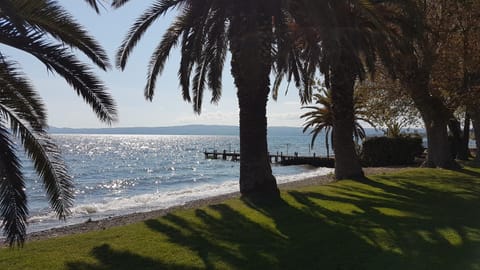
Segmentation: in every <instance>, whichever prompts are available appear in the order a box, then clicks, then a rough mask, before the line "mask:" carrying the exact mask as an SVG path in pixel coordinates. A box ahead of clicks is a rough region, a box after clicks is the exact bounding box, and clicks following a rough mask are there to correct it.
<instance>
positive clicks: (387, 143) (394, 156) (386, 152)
mask: <svg viewBox="0 0 480 270" xmlns="http://www.w3.org/2000/svg"><path fill="white" fill-rule="evenodd" d="M423 149H424V148H423V145H422V138H421V137H420V136H400V137H372V138H368V139H366V140H365V141H364V142H363V146H362V153H361V159H362V163H363V165H364V166H391V165H407V164H412V163H414V161H415V157H416V156H419V155H420V154H422V152H423Z"/></svg>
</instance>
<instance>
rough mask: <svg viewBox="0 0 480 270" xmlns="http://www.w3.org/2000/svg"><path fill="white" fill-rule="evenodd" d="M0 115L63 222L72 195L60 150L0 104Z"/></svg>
mask: <svg viewBox="0 0 480 270" xmlns="http://www.w3.org/2000/svg"><path fill="white" fill-rule="evenodd" d="M0 112H1V114H2V115H3V116H4V118H5V119H7V120H8V121H9V122H10V128H11V130H12V133H13V135H14V136H15V137H18V138H19V139H20V141H21V143H22V145H23V148H24V149H25V152H26V154H27V156H28V157H29V158H30V159H31V160H32V161H33V165H34V167H35V170H36V171H37V174H38V175H39V176H40V177H41V178H42V180H43V182H44V186H45V189H46V192H47V196H48V198H49V202H50V205H51V206H52V208H53V210H54V211H55V213H56V214H57V215H58V217H59V218H61V219H64V218H65V217H66V216H67V215H68V214H69V213H70V210H69V208H70V207H71V206H72V204H73V197H74V196H73V184H72V178H71V176H70V175H69V174H68V172H67V167H66V165H65V163H64V161H63V160H62V158H61V155H60V150H59V149H58V147H57V146H56V145H55V143H54V142H53V141H52V139H51V138H50V137H48V135H47V133H46V132H45V131H44V130H41V129H31V128H30V127H29V126H28V125H26V124H25V123H24V122H23V121H22V119H20V118H19V117H18V116H17V115H16V114H15V113H14V112H13V111H12V110H11V109H10V108H8V107H6V106H4V105H3V104H0Z"/></svg>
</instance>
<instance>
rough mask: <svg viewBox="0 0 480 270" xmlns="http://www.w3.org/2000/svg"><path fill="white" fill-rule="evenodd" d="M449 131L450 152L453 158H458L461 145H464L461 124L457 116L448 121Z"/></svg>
mask: <svg viewBox="0 0 480 270" xmlns="http://www.w3.org/2000/svg"><path fill="white" fill-rule="evenodd" d="M448 129H449V130H450V134H451V137H450V138H449V139H450V140H449V141H450V151H451V153H450V154H451V155H452V158H455V157H457V155H458V153H459V150H460V145H461V143H462V128H461V127H460V122H459V121H458V119H457V118H455V116H453V115H452V116H451V117H450V119H449V120H448Z"/></svg>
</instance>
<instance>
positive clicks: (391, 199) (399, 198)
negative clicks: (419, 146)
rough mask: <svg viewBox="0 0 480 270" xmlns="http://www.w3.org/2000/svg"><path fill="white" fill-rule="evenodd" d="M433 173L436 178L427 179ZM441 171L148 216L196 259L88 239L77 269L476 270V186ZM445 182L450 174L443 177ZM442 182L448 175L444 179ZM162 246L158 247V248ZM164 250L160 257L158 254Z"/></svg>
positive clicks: (479, 265)
mask: <svg viewBox="0 0 480 270" xmlns="http://www.w3.org/2000/svg"><path fill="white" fill-rule="evenodd" d="M432 181H433V182H432ZM435 181H439V180H438V179H433V180H432V179H430V178H429V179H418V184H417V183H415V182H412V181H404V180H403V179H401V178H398V179H395V177H392V176H388V177H386V178H385V179H383V178H382V177H376V178H374V179H366V180H365V181H363V182H361V183H358V182H357V183H354V184H352V183H350V184H346V183H342V182H341V183H338V184H335V185H330V186H328V187H327V188H325V189H316V190H315V191H308V190H307V191H303V192H302V191H290V192H288V193H285V194H284V195H283V199H284V200H280V201H276V202H274V203H260V202H258V201H252V200H248V199H244V200H243V204H239V205H235V204H234V205H232V204H227V203H225V204H217V205H211V206H209V207H206V208H201V209H196V210H194V214H193V217H185V216H183V215H179V214H168V215H166V216H165V217H162V218H159V219H155V220H148V221H146V222H145V224H146V225H147V226H148V228H150V229H151V230H152V231H153V232H155V233H158V234H160V235H163V236H166V237H167V239H168V241H169V242H171V243H174V244H176V245H179V246H181V247H183V248H186V249H188V250H189V251H191V252H193V254H195V256H196V257H197V259H199V260H200V261H201V264H200V265H198V264H197V265H181V264H178V263H175V262H172V261H167V260H161V259H153V258H151V257H148V256H142V255H140V254H135V251H134V250H132V251H121V250H115V249H112V248H111V247H110V246H108V245H101V246H98V247H95V248H94V249H93V250H92V251H91V254H92V256H93V257H94V258H95V259H96V260H97V261H98V263H96V264H87V263H83V262H72V263H69V264H68V265H67V266H68V267H69V269H72V270H79V269H196V268H204V269H219V268H230V269H232V268H233V269H333V270H345V269H356V270H362V269H369V270H371V269H462V270H463V269H480V215H479V211H480V210H479V209H480V197H479V196H480V187H478V186H475V185H472V181H468V180H465V181H464V182H461V183H458V182H457V183H456V185H457V187H458V188H457V190H455V191H454V192H452V191H451V190H448V189H444V186H442V185H439V186H438V187H437V186H436V185H434V182H435ZM440 181H441V183H442V184H445V183H446V184H448V179H441V180H440ZM445 181H446V182H445ZM158 252H159V253H164V252H166V251H164V250H158ZM160 257H161V256H160Z"/></svg>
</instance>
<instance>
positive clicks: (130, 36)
mask: <svg viewBox="0 0 480 270" xmlns="http://www.w3.org/2000/svg"><path fill="white" fill-rule="evenodd" d="M124 2H125V1H114V3H117V5H122V4H123V3H124ZM183 3H184V1H182V0H158V1H157V2H156V3H155V4H154V5H152V6H151V7H150V8H148V9H147V10H146V11H145V12H144V13H143V14H142V15H141V16H140V17H139V18H138V19H137V20H136V22H135V23H134V24H133V25H132V27H131V28H130V30H129V31H128V33H127V36H126V38H125V39H124V40H123V42H122V44H121V45H120V48H119V49H118V51H117V55H116V65H117V67H118V68H120V69H122V70H123V69H125V65H126V64H127V60H128V57H129V55H130V53H131V51H132V50H133V48H134V47H135V46H136V45H137V43H138V41H139V40H140V39H141V37H142V36H143V34H144V33H145V31H146V30H147V29H148V27H149V26H150V25H151V24H152V23H153V22H154V21H155V20H156V19H157V18H158V17H159V16H161V15H163V14H165V13H166V12H167V11H168V10H169V9H171V8H175V7H177V6H179V5H180V4H183Z"/></svg>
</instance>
